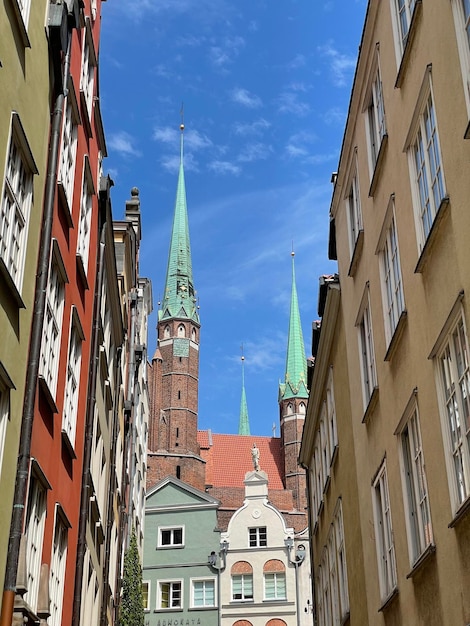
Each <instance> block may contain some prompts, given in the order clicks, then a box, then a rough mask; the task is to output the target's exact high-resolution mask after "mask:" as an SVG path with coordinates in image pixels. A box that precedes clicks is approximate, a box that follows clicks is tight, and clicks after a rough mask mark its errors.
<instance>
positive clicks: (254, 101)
mask: <svg viewBox="0 0 470 626" xmlns="http://www.w3.org/2000/svg"><path fill="white" fill-rule="evenodd" d="M230 96H231V98H232V100H233V102H236V103H238V104H241V105H242V106H244V107H247V108H248V109H257V108H259V107H260V106H261V105H262V104H263V103H262V101H261V98H260V97H259V96H257V95H256V94H252V93H250V92H249V91H248V89H243V88H241V87H236V88H235V89H233V90H232V92H231V94H230Z"/></svg>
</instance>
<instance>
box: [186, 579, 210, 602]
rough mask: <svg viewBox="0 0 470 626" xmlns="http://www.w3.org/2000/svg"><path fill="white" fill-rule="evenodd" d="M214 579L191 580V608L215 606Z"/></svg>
mask: <svg viewBox="0 0 470 626" xmlns="http://www.w3.org/2000/svg"><path fill="white" fill-rule="evenodd" d="M215 590H216V589H215V578H205V579H197V578H193V579H192V580H191V606H192V607H193V608H200V607H210V606H216V602H215Z"/></svg>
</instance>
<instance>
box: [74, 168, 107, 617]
mask: <svg viewBox="0 0 470 626" xmlns="http://www.w3.org/2000/svg"><path fill="white" fill-rule="evenodd" d="M100 185H101V181H100ZM107 190H109V177H108V178H107ZM99 206H100V212H99V217H100V222H101V224H100V230H101V233H100V243H99V254H98V259H97V267H96V282H95V294H94V303H93V329H92V335H91V336H92V344H91V361H90V374H89V378H88V393H87V409H86V426H85V443H84V446H85V447H84V451H83V469H82V489H81V499H80V514H79V521H78V538H77V557H76V558H77V564H76V567H75V586H74V592H73V611H72V626H80V607H81V601H82V586H83V569H84V565H85V553H86V525H87V517H88V505H89V499H90V495H91V494H90V485H91V480H90V467H91V451H92V447H93V422H94V415H95V411H94V409H95V404H96V380H97V372H98V365H99V358H100V356H99V342H98V337H99V329H100V316H101V296H102V290H103V266H104V255H105V250H106V243H105V242H106V208H105V207H104V208H103V207H102V205H101V198H100V203H99Z"/></svg>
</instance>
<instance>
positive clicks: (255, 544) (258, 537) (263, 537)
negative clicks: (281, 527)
mask: <svg viewBox="0 0 470 626" xmlns="http://www.w3.org/2000/svg"><path fill="white" fill-rule="evenodd" d="M248 538H249V546H250V548H262V547H266V546H267V545H268V536H267V529H266V526H261V527H257V528H249V529H248Z"/></svg>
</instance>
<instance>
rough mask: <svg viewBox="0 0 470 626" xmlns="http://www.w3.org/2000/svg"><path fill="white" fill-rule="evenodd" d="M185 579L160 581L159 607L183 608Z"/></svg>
mask: <svg viewBox="0 0 470 626" xmlns="http://www.w3.org/2000/svg"><path fill="white" fill-rule="evenodd" d="M182 589H183V581H181V580H165V581H159V582H158V591H157V609H160V610H161V609H167V610H169V609H182V608H183V594H182Z"/></svg>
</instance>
